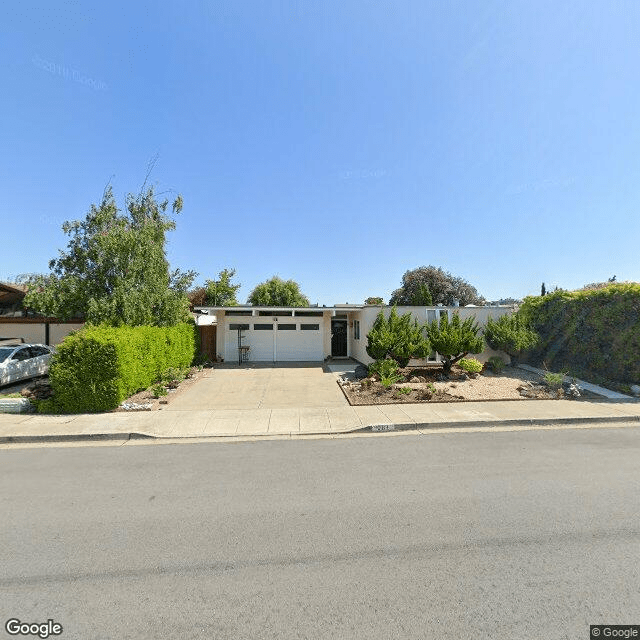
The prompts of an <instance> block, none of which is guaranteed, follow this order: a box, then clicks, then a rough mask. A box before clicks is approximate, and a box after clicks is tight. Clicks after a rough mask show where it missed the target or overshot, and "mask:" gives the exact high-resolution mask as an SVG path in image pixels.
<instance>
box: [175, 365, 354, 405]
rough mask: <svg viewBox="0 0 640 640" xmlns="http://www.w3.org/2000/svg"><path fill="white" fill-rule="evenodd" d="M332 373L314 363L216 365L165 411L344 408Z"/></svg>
mask: <svg viewBox="0 0 640 640" xmlns="http://www.w3.org/2000/svg"><path fill="white" fill-rule="evenodd" d="M337 375H338V374H336V373H332V372H330V371H329V369H325V368H323V366H322V365H321V364H319V363H317V362H309V363H307V362H293V363H292V362H288V363H286V364H284V363H283V364H280V365H279V364H269V365H266V364H265V365H261V364H252V365H244V366H241V367H239V366H238V365H232V364H224V365H216V367H215V368H213V369H209V370H208V371H207V372H206V374H205V376H204V377H203V378H201V379H200V380H198V381H197V382H196V383H195V384H194V385H193V386H192V387H191V388H189V389H187V390H185V391H184V392H182V393H180V395H179V396H177V397H176V398H175V399H174V400H172V401H171V404H170V405H168V407H167V408H168V409H169V410H181V411H185V410H186V411H189V410H190V411H206V410H211V409H289V408H299V407H329V408H331V407H348V406H349V403H348V402H347V400H346V398H345V397H344V394H343V393H342V391H341V390H340V388H339V387H338V384H337V382H336V380H337Z"/></svg>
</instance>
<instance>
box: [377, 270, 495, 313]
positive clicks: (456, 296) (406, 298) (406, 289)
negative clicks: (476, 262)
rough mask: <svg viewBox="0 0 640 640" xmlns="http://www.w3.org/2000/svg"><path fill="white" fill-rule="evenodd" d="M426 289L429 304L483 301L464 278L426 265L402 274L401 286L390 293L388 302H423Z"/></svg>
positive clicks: (403, 303) (475, 302)
mask: <svg viewBox="0 0 640 640" xmlns="http://www.w3.org/2000/svg"><path fill="white" fill-rule="evenodd" d="M425 287H426V289H425ZM427 291H428V292H429V295H430V296H431V303H430V304H444V305H448V306H451V305H453V304H454V301H455V300H458V301H459V303H460V305H462V306H465V305H467V304H483V303H484V299H483V298H482V297H481V296H480V295H479V294H478V291H477V289H476V288H475V287H472V286H471V285H470V284H469V283H468V282H467V281H466V280H463V279H462V278H459V277H456V276H453V275H452V274H450V273H449V272H448V271H444V270H443V269H441V268H439V267H434V266H428V267H418V268H417V269H413V270H412V271H407V272H406V273H405V274H404V275H403V276H402V286H401V287H400V288H399V289H396V290H395V291H394V292H393V293H392V294H391V301H390V304H392V305H393V304H397V305H413V304H416V301H419V303H420V304H423V302H422V301H423V300H425V299H428V298H426V293H427ZM424 306H429V305H426V304H425V305H424Z"/></svg>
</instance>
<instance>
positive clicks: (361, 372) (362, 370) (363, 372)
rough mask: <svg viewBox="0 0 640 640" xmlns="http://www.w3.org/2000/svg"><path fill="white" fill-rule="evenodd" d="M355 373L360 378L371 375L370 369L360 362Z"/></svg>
mask: <svg viewBox="0 0 640 640" xmlns="http://www.w3.org/2000/svg"><path fill="white" fill-rule="evenodd" d="M354 375H355V377H356V378H357V379H358V380H362V378H366V377H367V376H368V375H369V369H368V368H367V367H365V366H364V365H363V364H359V365H358V366H357V367H356V369H355V371H354Z"/></svg>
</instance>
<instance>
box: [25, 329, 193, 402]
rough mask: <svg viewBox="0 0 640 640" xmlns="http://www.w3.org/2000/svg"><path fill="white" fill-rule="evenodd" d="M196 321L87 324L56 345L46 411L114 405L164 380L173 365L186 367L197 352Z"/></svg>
mask: <svg viewBox="0 0 640 640" xmlns="http://www.w3.org/2000/svg"><path fill="white" fill-rule="evenodd" d="M195 340H196V336H195V327H194V326H193V325H192V324H190V323H184V324H180V325H176V326H174V327H146V326H142V327H128V326H122V327H108V326H102V325H101V326H86V327H85V328H83V329H81V330H80V331H77V332H75V333H73V334H71V335H69V336H67V337H66V338H65V339H64V340H63V342H62V343H61V344H60V345H58V347H57V348H56V353H55V354H54V356H53V358H52V361H51V366H50V369H49V379H50V381H51V387H52V388H53V392H54V395H53V398H52V399H51V400H48V401H45V402H43V403H41V404H40V406H39V407H38V410H39V411H40V412H43V413H51V412H56V413H96V412H99V411H111V410H112V409H115V408H117V407H118V406H119V405H120V403H121V402H122V401H123V400H125V399H126V398H128V397H129V396H130V395H132V394H134V393H136V392H137V391H140V390H142V389H147V388H148V387H149V386H151V384H152V383H154V382H156V381H157V380H160V379H161V377H162V374H163V373H164V372H166V371H167V369H169V368H170V367H177V368H179V369H184V368H185V367H188V366H189V365H190V364H191V361H192V360H193V357H194V353H195V344H196V343H195Z"/></svg>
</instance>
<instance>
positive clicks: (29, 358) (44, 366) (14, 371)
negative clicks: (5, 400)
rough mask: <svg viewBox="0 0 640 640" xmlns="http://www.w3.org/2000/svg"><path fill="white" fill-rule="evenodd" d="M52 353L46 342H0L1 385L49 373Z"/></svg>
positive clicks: (51, 348)
mask: <svg viewBox="0 0 640 640" xmlns="http://www.w3.org/2000/svg"><path fill="white" fill-rule="evenodd" d="M52 353H53V347H47V346H46V345H44V344H18V345H11V346H3V345H2V344H0V385H4V384H12V383H14V382H19V381H20V380H25V379H28V378H36V377H37V376H45V375H47V373H49V361H50V360H51V354H52Z"/></svg>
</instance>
